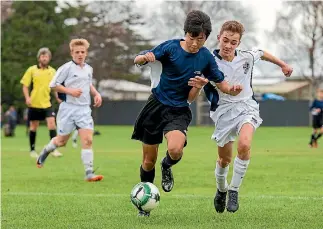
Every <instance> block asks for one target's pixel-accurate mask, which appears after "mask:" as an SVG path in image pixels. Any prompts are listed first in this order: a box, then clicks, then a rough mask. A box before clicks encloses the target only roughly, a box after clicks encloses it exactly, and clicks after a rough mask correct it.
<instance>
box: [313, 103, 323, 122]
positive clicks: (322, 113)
mask: <svg viewBox="0 0 323 229" xmlns="http://www.w3.org/2000/svg"><path fill="white" fill-rule="evenodd" d="M317 108H319V109H321V111H320V112H313V111H314V109H317ZM310 111H311V112H312V115H313V116H316V117H318V118H322V117H323V100H317V99H315V100H314V101H313V103H312V106H311V107H310Z"/></svg>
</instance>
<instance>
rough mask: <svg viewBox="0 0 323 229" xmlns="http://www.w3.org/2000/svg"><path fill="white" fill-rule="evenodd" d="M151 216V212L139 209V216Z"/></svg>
mask: <svg viewBox="0 0 323 229" xmlns="http://www.w3.org/2000/svg"><path fill="white" fill-rule="evenodd" d="M149 216H150V212H145V211H142V210H139V213H138V217H149Z"/></svg>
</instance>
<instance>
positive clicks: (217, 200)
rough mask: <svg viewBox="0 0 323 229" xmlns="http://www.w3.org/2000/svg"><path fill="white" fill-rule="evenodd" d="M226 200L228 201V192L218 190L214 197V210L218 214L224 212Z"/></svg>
mask: <svg viewBox="0 0 323 229" xmlns="http://www.w3.org/2000/svg"><path fill="white" fill-rule="evenodd" d="M226 199H227V192H220V191H219V189H218V190H217V191H216V194H215V197H214V208H215V210H216V212H218V213H223V212H224V210H225V202H226Z"/></svg>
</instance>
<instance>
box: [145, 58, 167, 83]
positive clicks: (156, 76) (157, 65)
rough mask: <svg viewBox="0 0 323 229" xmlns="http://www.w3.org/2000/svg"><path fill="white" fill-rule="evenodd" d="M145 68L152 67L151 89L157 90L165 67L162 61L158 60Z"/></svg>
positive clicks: (149, 63)
mask: <svg viewBox="0 0 323 229" xmlns="http://www.w3.org/2000/svg"><path fill="white" fill-rule="evenodd" d="M145 66H148V67H150V81H151V89H153V88H156V87H157V86H158V84H159V81H160V75H161V73H162V70H163V66H162V64H161V62H160V61H158V60H156V61H155V62H148V63H146V64H145Z"/></svg>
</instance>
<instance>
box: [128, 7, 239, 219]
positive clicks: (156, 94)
mask: <svg viewBox="0 0 323 229" xmlns="http://www.w3.org/2000/svg"><path fill="white" fill-rule="evenodd" d="M211 28H212V26H211V21H210V17H209V16H208V15H206V14H205V13H203V12H201V11H192V12H190V13H189V14H188V15H187V18H186V21H185V25H184V32H185V39H174V40H168V41H165V42H164V43H162V44H160V45H158V46H157V47H155V48H153V49H152V50H150V51H147V52H145V54H143V53H141V54H140V55H138V56H136V58H135V60H134V63H135V64H139V65H143V64H146V63H147V62H154V61H155V60H158V61H160V63H161V66H162V71H161V74H160V81H159V82H158V85H157V86H156V87H155V88H153V89H152V95H151V96H150V97H149V99H148V101H147V103H146V105H145V106H144V108H143V109H142V111H141V112H140V114H139V116H138V118H137V120H136V123H135V126H134V131H133V134H132V139H136V140H140V141H142V143H143V161H142V165H141V166H140V178H141V181H142V182H151V183H153V182H154V178H155V163H156V160H157V153H158V146H159V144H160V143H162V141H163V136H165V138H166V140H167V152H166V157H165V158H164V159H163V160H162V163H161V171H162V188H163V190H164V191H165V192H170V191H171V190H172V189H173V186H174V178H173V174H172V170H171V167H172V166H173V165H175V164H177V163H178V162H179V161H180V160H181V158H182V155H183V148H184V146H185V145H186V140H187V139H186V133H187V129H188V126H189V124H190V122H191V119H192V114H191V110H190V108H189V102H190V101H191V98H190V97H191V96H192V94H191V93H192V92H193V94H194V96H193V97H194V98H195V96H196V94H197V93H198V92H199V90H200V87H201V85H199V84H200V83H201V81H202V77H201V76H202V75H204V77H206V78H207V79H208V80H209V81H211V83H212V84H213V85H214V86H217V87H218V88H220V90H221V91H223V92H224V93H228V94H232V95H237V94H239V93H240V91H241V87H240V86H230V85H229V84H228V83H227V82H226V81H224V76H223V74H222V72H220V71H219V70H218V66H217V65H216V62H215V60H214V58H213V56H212V54H211V53H210V52H209V51H208V49H207V48H205V47H203V45H204V43H205V41H206V39H207V38H208V36H209V35H210V33H211ZM189 80H192V81H193V82H194V83H196V84H195V85H194V87H193V88H192V86H189V85H188V82H189ZM192 90H193V91H192ZM139 216H149V213H148V212H144V211H140V212H139Z"/></svg>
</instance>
